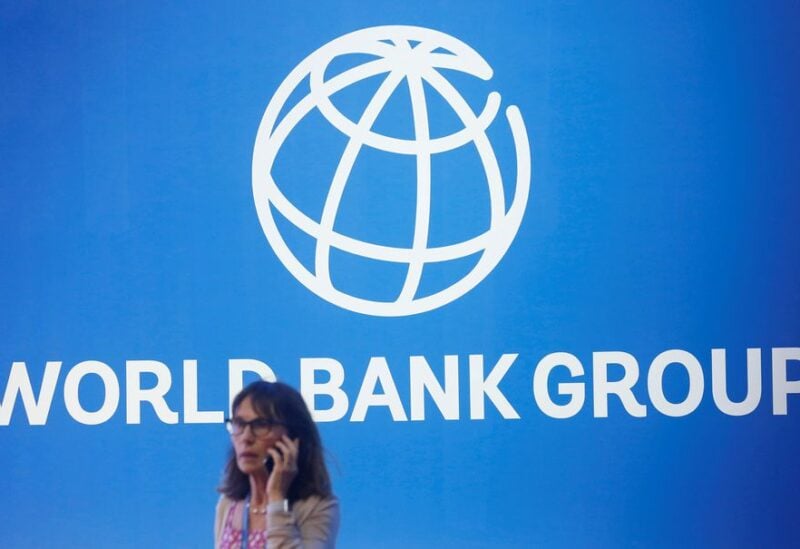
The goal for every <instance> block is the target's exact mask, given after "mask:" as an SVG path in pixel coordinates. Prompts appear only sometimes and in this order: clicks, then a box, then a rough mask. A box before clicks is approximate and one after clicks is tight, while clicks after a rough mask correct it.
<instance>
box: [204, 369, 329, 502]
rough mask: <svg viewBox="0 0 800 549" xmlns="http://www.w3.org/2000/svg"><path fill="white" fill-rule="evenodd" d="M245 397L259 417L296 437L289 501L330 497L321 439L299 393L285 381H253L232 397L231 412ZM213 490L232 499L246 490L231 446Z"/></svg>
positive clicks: (246, 480) (247, 484)
mask: <svg viewBox="0 0 800 549" xmlns="http://www.w3.org/2000/svg"><path fill="white" fill-rule="evenodd" d="M247 397H250V402H251V403H252V405H253V408H254V409H255V411H256V412H257V413H258V414H259V415H260V416H261V417H264V418H266V419H271V420H274V421H279V422H281V423H282V424H284V425H285V427H286V430H287V431H288V434H289V437H291V438H299V439H300V453H299V455H298V456H297V476H296V477H295V478H294V481H293V482H292V485H291V486H290V487H289V493H288V494H287V495H286V497H287V498H288V499H289V501H290V502H291V503H294V502H295V501H296V500H299V499H306V498H308V497H309V496H312V495H317V496H320V497H330V496H331V481H330V477H329V475H328V469H327V468H326V467H325V459H324V458H323V455H322V441H321V440H320V437H319V431H318V430H317V425H316V424H315V423H314V420H313V419H312V418H311V413H310V412H309V411H308V407H307V406H306V403H305V401H304V400H303V397H302V396H301V395H300V393H298V392H297V391H296V390H295V389H293V388H292V387H290V386H289V385H286V384H285V383H280V382H277V381H276V382H274V383H273V382H269V381H255V382H253V383H251V384H250V385H248V386H247V387H245V388H244V389H242V390H241V391H240V392H239V394H238V395H236V398H234V399H233V404H232V406H231V408H232V411H233V413H234V414H236V410H237V409H238V408H239V405H241V403H242V402H243V401H244V399H246V398H247ZM217 490H218V491H219V492H220V493H222V494H224V495H225V496H227V497H229V498H231V499H234V500H242V499H244V498H245V497H247V494H248V493H249V492H250V479H249V477H248V476H247V475H246V474H245V473H243V472H242V471H240V470H239V467H238V466H237V465H236V452H235V450H234V449H233V446H231V449H230V452H229V455H228V462H227V463H226V465H225V472H224V473H223V477H222V483H221V484H220V486H219V488H218V489H217Z"/></svg>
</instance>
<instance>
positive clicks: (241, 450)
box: [231, 396, 287, 475]
mask: <svg viewBox="0 0 800 549" xmlns="http://www.w3.org/2000/svg"><path fill="white" fill-rule="evenodd" d="M233 417H234V419H239V420H242V421H253V420H254V419H258V418H263V416H261V415H260V414H259V413H258V412H256V410H255V408H253V403H252V402H251V400H250V397H249V396H248V397H246V398H245V399H244V400H243V401H242V403H241V404H239V407H238V408H236V412H234V414H233ZM285 434H287V432H286V428H284V427H283V426H282V425H276V426H275V427H273V428H272V429H271V430H270V431H269V433H268V434H265V435H262V436H256V435H255V434H254V433H253V429H252V427H246V428H245V429H244V431H242V432H241V433H240V434H238V435H231V439H232V441H233V448H234V450H235V451H236V465H238V467H239V470H240V471H241V472H243V473H244V474H246V475H253V474H258V473H262V472H266V469H265V467H264V462H265V460H266V459H267V458H268V457H269V454H268V453H267V451H268V450H269V449H270V448H272V447H273V446H275V442H276V441H278V440H280V438H281V436H283V435H285Z"/></svg>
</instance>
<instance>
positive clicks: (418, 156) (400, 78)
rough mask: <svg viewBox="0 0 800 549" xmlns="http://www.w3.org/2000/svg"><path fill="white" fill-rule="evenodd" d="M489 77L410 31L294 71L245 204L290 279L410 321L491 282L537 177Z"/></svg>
mask: <svg viewBox="0 0 800 549" xmlns="http://www.w3.org/2000/svg"><path fill="white" fill-rule="evenodd" d="M492 75H493V70H492V68H491V67H490V66H489V64H488V63H487V62H486V61H485V60H484V59H483V57H481V55H480V54H478V53H477V52H476V51H475V50H473V49H472V48H471V47H470V46H468V45H467V44H465V43H464V42H462V41H460V40H458V39H456V38H454V37H452V36H449V35H447V34H444V33H442V32H438V31H434V30H430V29H426V28H421V27H411V26H382V27H373V28H367V29H362V30H359V31H355V32H352V33H350V34H346V35H344V36H341V37H339V38H337V39H335V40H333V41H331V42H329V43H328V44H326V45H324V46H322V47H321V48H320V49H318V50H317V51H315V52H314V53H312V54H311V55H309V56H308V57H307V58H306V59H304V60H303V61H302V62H301V63H300V64H299V65H298V66H297V67H296V68H295V69H294V70H292V71H291V73H290V74H289V75H288V76H287V77H286V79H285V80H284V81H283V82H282V83H281V84H280V86H279V87H278V89H277V91H276V92H275V94H274V96H273V97H272V99H271V100H270V102H269V104H268V106H267V109H266V111H265V112H264V116H263V118H262V120H261V124H260V126H259V128H258V134H257V136H256V141H255V147H254V151H253V195H254V199H255V204H256V209H257V211H258V217H259V220H260V222H261V226H262V228H263V230H264V234H265V235H266V237H267V240H268V241H269V243H270V245H271V246H272V248H273V250H274V251H275V253H276V254H277V256H278V258H279V259H280V261H281V263H283V265H284V266H285V267H286V268H287V269H288V270H289V272H290V273H291V274H292V275H293V276H294V277H295V278H296V279H297V280H298V281H299V282H301V283H302V284H303V285H304V286H305V287H306V288H308V289H309V290H311V291H312V292H314V293H315V294H316V295H318V296H319V297H321V298H323V299H325V300H327V301H329V302H331V303H333V304H335V305H338V306H339V307H343V308H345V309H348V310H350V311H354V312H357V313H362V314H367V315H375V316H406V315H413V314H418V313H423V312H427V311H431V310H433V309H436V308H438V307H441V306H443V305H445V304H447V303H450V302H452V301H454V300H456V299H458V298H460V297H461V296H463V295H464V294H465V293H467V292H468V291H470V290H471V289H472V288H474V287H475V286H477V285H478V284H479V283H480V282H481V281H482V280H483V279H484V278H486V276H487V275H488V274H489V273H490V272H491V271H492V270H493V269H494V268H495V266H497V264H498V263H499V262H500V260H501V259H502V257H503V255H504V254H505V253H506V251H507V250H508V248H509V246H510V245H511V242H512V241H513V240H514V237H515V235H516V233H517V231H518V229H519V226H520V223H521V221H522V216H523V213H524V211H525V206H526V204H527V201H528V194H529V190H530V176H531V157H530V146H529V143H528V136H527V131H526V129H525V124H524V122H523V120H522V116H521V114H520V111H519V109H518V108H517V107H516V106H509V107H506V108H505V110H504V114H505V116H504V117H502V116H501V117H498V112H499V111H500V108H501V97H500V94H499V93H498V92H496V91H493V90H492V91H489V92H487V90H486V88H485V86H487V85H488V84H487V82H488V81H489V80H490V79H491V78H492ZM501 161H502V162H501Z"/></svg>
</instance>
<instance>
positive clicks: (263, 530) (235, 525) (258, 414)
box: [214, 381, 339, 549]
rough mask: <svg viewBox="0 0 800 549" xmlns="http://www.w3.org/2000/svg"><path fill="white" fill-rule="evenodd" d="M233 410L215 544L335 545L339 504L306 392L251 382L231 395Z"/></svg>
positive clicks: (226, 548) (226, 547) (227, 548)
mask: <svg viewBox="0 0 800 549" xmlns="http://www.w3.org/2000/svg"><path fill="white" fill-rule="evenodd" d="M232 410H233V417H232V418H229V419H227V420H225V423H226V424H227V426H228V431H229V432H230V434H231V441H232V443H233V447H232V448H231V453H230V458H229V460H228V463H227V465H226V467H225V473H224V477H223V480H222V485H221V486H220V488H219V491H220V493H222V497H221V498H220V500H219V503H218V504H217V515H216V521H215V523H214V540H215V547H217V548H218V549H233V548H235V549H239V548H240V547H247V548H251V549H252V548H256V547H258V548H264V547H269V548H284V547H285V548H304V549H308V548H317V549H322V548H328V547H334V546H335V543H336V533H337V531H338V529H339V504H338V502H337V500H336V498H335V497H334V496H333V494H332V492H331V484H330V479H329V477H328V471H327V469H326V468H325V461H324V459H323V457H322V443H321V442H320V438H319V432H318V431H317V427H316V425H315V424H314V420H312V419H311V414H310V413H309V411H308V408H307V407H306V404H305V402H304V401H303V397H302V396H300V393H298V392H297V391H295V390H294V389H292V388H291V387H289V386H288V385H286V384H284V383H277V382H276V383H270V382H267V381H256V382H255V383H251V384H250V385H248V386H247V387H245V388H244V389H243V390H242V391H241V392H240V393H239V394H238V395H236V398H235V399H233V406H232ZM244 539H246V540H247V543H246V544H245V543H243V541H244Z"/></svg>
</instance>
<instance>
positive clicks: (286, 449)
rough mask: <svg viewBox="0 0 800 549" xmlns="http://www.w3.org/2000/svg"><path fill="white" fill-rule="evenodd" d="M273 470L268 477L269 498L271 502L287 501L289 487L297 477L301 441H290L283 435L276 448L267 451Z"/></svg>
mask: <svg viewBox="0 0 800 549" xmlns="http://www.w3.org/2000/svg"><path fill="white" fill-rule="evenodd" d="M267 453H269V455H270V459H269V460H268V461H271V462H272V463H271V465H272V468H271V470H270V472H269V477H267V498H268V499H269V501H270V502H273V501H281V500H284V499H286V494H287V493H288V492H289V487H290V486H291V485H292V481H293V480H294V477H296V476H297V456H298V455H299V453H300V439H299V438H298V439H294V440H292V439H290V438H289V437H288V436H286V435H283V436H282V437H281V438H280V440H278V441H277V442H276V443H275V446H273V447H272V448H270V449H269V450H267Z"/></svg>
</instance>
